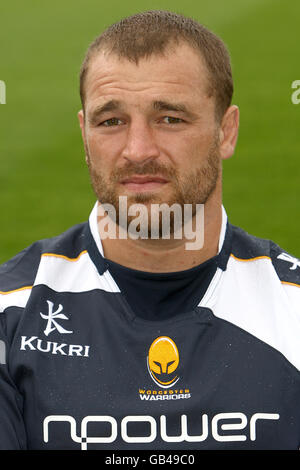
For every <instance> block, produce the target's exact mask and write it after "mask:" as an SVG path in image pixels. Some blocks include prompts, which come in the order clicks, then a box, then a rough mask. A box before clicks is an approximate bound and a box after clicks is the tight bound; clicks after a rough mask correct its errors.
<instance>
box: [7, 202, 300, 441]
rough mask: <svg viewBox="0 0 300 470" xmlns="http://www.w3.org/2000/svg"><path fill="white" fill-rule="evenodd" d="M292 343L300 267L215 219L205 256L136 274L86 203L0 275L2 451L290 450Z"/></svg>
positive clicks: (299, 318)
mask: <svg viewBox="0 0 300 470" xmlns="http://www.w3.org/2000/svg"><path fill="white" fill-rule="evenodd" d="M128 273H130V276H128ZM144 278H146V279H144ZM170 278H172V282H171V280H170ZM144 283H145V287H144ZM158 283H159V285H161V286H162V285H163V286H164V287H163V292H159V289H158V288H157V285H158ZM142 284H143V288H141V285H142ZM148 286H149V287H148ZM155 293H158V295H154V294H155ZM299 338H300V261H299V259H297V258H296V257H294V256H292V255H291V254H289V253H286V252H285V251H284V250H282V249H281V248H280V247H279V246H278V245H276V244H275V243H273V242H272V241H270V240H263V239H259V238H256V237H254V236H252V235H249V234H248V233H246V232H245V231H243V230H242V229H240V228H238V227H234V226H233V225H231V224H230V223H228V222H227V220H226V214H225V212H224V211H223V222H222V231H221V236H220V243H219V254H218V255H217V256H216V257H214V258H213V259H211V260H209V261H208V262H206V263H204V264H203V265H202V266H199V267H196V268H193V269H191V270H187V271H186V272H181V273H175V274H172V275H170V276H168V275H161V274H158V275H151V274H149V273H148V274H147V273H146V274H145V273H136V272H134V271H133V270H127V269H126V268H124V267H120V266H117V264H116V263H114V264H113V263H111V262H109V261H108V260H106V259H105V258H104V257H103V250H102V246H101V241H100V239H99V234H98V230H97V207H96V205H95V207H94V209H93V211H92V213H91V216H90V219H89V222H87V223H83V224H79V225H77V226H74V227H72V228H70V229H69V230H67V231H66V232H65V233H63V234H61V235H59V236H57V237H54V238H51V239H46V240H40V241H38V242H36V243H34V244H32V245H31V246H30V247H28V248H26V249H25V250H23V251H22V252H21V253H19V254H18V255H16V256H15V257H14V258H12V259H11V260H9V261H8V262H6V263H4V264H3V265H2V266H0V449H57V450H59V449H74V450H76V449H82V450H86V449H87V450H89V449H91V450H94V449H104V450H114V449H115V450H122V449H124V450H126V449H130V450H131V449H146V450H147V449H149V450H150V449H155V450H159V449H162V450H170V449H172V450H186V449H298V448H299V446H300V407H299V398H300V374H299V372H300V341H299Z"/></svg>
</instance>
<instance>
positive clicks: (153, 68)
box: [85, 44, 209, 107]
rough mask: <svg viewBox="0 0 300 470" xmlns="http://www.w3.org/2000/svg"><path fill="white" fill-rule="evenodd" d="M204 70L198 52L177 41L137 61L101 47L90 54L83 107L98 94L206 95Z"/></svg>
mask: <svg viewBox="0 0 300 470" xmlns="http://www.w3.org/2000/svg"><path fill="white" fill-rule="evenodd" d="M208 86H209V77H208V70H207V67H206V65H205V63H204V60H203V58H202V57H201V56H200V54H199V53H198V52H197V51H195V50H194V49H193V48H192V47H191V46H188V45H186V44H181V45H179V46H177V47H176V48H172V49H171V48H169V49H167V50H166V51H165V52H164V54H163V55H162V54H161V55H157V54H155V55H151V56H150V57H147V58H142V59H140V60H139V61H138V63H135V62H132V61H129V60H128V59H125V58H119V57H118V56H117V55H116V54H111V53H107V52H105V51H101V52H99V53H97V54H96V55H95V56H94V57H92V58H91V61H90V64H89V69H88V73H87V76H86V82H85V100H86V107H89V105H90V104H91V103H92V102H94V101H95V100H96V101H99V100H101V98H103V99H105V98H108V97H110V98H114V97H116V96H117V97H118V98H123V97H126V98H127V99H129V100H130V99H132V100H134V99H136V98H142V99H151V98H154V99H157V98H163V97H173V98H174V96H178V98H179V95H180V97H181V98H183V97H184V96H185V97H186V98H187V99H190V100H191V101H192V100H194V99H195V98H196V96H198V97H199V96H207V91H208Z"/></svg>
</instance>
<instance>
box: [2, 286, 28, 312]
mask: <svg viewBox="0 0 300 470" xmlns="http://www.w3.org/2000/svg"><path fill="white" fill-rule="evenodd" d="M30 294H31V287H25V288H24V287H23V288H21V289H17V290H15V291H10V292H0V313H2V312H4V310H5V309H6V308H8V307H12V306H13V307H21V308H24V307H25V306H26V304H27V302H28V299H29V297H30Z"/></svg>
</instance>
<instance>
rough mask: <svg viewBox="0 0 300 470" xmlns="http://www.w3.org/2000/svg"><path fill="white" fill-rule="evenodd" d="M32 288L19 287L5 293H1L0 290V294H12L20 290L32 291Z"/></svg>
mask: <svg viewBox="0 0 300 470" xmlns="http://www.w3.org/2000/svg"><path fill="white" fill-rule="evenodd" d="M32 288H33V286H24V287H19V289H14V290H9V291H7V292H3V291H1V290H0V294H3V295H6V294H12V293H13V292H19V291H21V290H26V289H32Z"/></svg>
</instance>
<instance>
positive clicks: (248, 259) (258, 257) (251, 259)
mask: <svg viewBox="0 0 300 470" xmlns="http://www.w3.org/2000/svg"><path fill="white" fill-rule="evenodd" d="M230 256H232V258H234V259H236V260H238V261H256V260H257V259H271V258H270V256H265V255H263V256H257V257H256V258H247V259H244V258H238V257H237V256H234V254H233V253H231V254H230Z"/></svg>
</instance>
